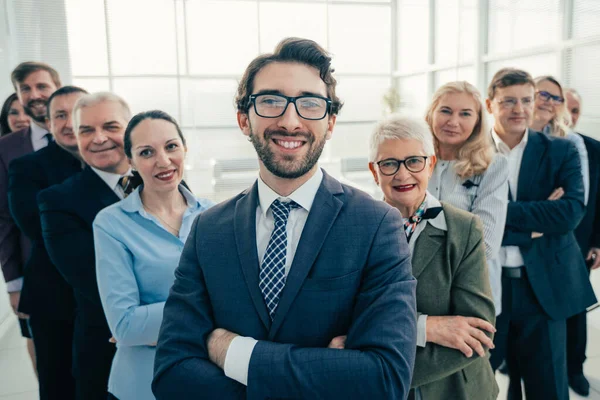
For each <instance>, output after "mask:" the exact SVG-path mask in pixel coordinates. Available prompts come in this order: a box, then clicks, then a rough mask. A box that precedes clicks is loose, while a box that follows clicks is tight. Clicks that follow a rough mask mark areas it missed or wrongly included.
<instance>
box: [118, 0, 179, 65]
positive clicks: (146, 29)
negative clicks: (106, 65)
mask: <svg viewBox="0 0 600 400" xmlns="http://www.w3.org/2000/svg"><path fill="white" fill-rule="evenodd" d="M173 4H174V3H173V1H172V0H156V1H153V2H152V6H149V5H148V2H147V1H146V0H107V8H108V18H109V19H108V27H109V35H110V47H111V63H112V70H113V74H115V75H138V74H176V73H177V55H176V46H177V42H176V41H175V9H174V6H173ZM140 10H143V14H141V13H140ZM135 15H138V16H140V18H135V19H132V16H135Z"/></svg>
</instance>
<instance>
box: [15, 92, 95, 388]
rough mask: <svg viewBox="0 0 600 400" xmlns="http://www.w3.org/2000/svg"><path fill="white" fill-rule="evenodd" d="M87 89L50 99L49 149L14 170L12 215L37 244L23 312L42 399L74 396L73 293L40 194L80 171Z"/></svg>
mask: <svg viewBox="0 0 600 400" xmlns="http://www.w3.org/2000/svg"><path fill="white" fill-rule="evenodd" d="M85 93H87V92H86V91H85V90H83V89H81V88H78V87H74V86H64V87H62V88H60V89H58V90H57V91H55V92H54V93H53V94H52V95H51V96H50V98H49V99H48V117H47V118H48V121H49V123H48V125H49V127H50V131H51V133H52V136H53V138H54V141H52V142H50V144H48V146H47V147H45V148H43V149H41V150H39V151H37V152H35V153H30V154H28V155H25V156H23V157H21V158H18V159H16V160H14V161H13V162H12V163H11V164H10V166H9V171H8V174H9V184H8V202H9V207H10V211H11V214H12V216H13V218H14V220H15V222H16V224H17V226H18V227H19V229H20V230H21V232H23V233H24V234H25V235H26V236H27V238H28V239H29V240H30V241H31V243H32V251H31V254H30V256H29V258H28V260H27V262H26V264H25V271H24V285H23V290H22V294H21V299H20V304H19V307H20V309H23V310H28V313H29V314H30V320H31V326H32V329H33V331H34V333H37V332H40V333H39V334H37V335H36V336H35V345H36V349H37V357H38V359H39V363H38V369H39V371H40V397H42V398H61V399H62V398H73V396H74V390H75V384H74V381H73V376H72V365H71V352H72V347H73V320H74V318H75V301H74V299H73V291H72V290H71V288H70V287H69V286H68V285H67V283H66V282H65V280H64V278H63V277H62V276H61V275H60V274H59V273H58V271H57V270H56V267H55V266H54V265H53V264H52V262H51V261H50V258H49V257H48V252H47V251H46V247H45V246H44V241H43V238H42V232H41V225H40V216H39V211H38V203H37V195H38V193H39V192H40V191H41V190H43V189H45V188H48V187H50V186H52V185H54V184H57V183H61V182H62V181H63V180H65V179H66V178H68V177H69V176H71V175H73V174H75V173H77V172H79V171H81V160H80V159H79V155H78V152H77V142H76V141H75V137H74V135H73V130H72V126H71V110H72V109H73V105H74V104H75V101H77V99H79V98H80V97H81V96H82V95H83V94H85Z"/></svg>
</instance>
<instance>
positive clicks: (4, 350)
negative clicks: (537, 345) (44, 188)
mask: <svg viewBox="0 0 600 400" xmlns="http://www.w3.org/2000/svg"><path fill="white" fill-rule="evenodd" d="M599 272H600V271H599ZM588 322H589V323H588V338H589V342H588V350H587V356H588V360H587V361H586V363H585V366H584V369H585V375H586V376H587V378H588V379H589V381H590V384H591V386H592V391H591V393H590V396H589V397H585V399H591V400H600V308H597V309H596V310H594V311H592V312H590V313H589V314H588ZM3 332H4V334H3ZM496 378H497V380H498V384H499V385H500V396H499V397H498V398H499V399H505V398H506V390H507V386H508V378H507V377H506V376H504V375H502V374H500V373H497V374H496ZM37 399H38V394H37V382H36V378H35V374H34V373H33V368H32V366H31V362H30V360H29V356H28V354H27V348H26V347H25V340H24V339H23V338H21V335H20V332H19V329H18V325H17V323H16V319H14V318H12V317H11V318H9V319H8V320H7V321H5V322H4V323H3V324H2V325H0V400H37ZM571 399H572V400H578V399H584V397H581V396H578V395H576V394H575V393H573V392H571Z"/></svg>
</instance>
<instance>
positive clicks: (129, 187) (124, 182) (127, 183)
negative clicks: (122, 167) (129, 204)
mask: <svg viewBox="0 0 600 400" xmlns="http://www.w3.org/2000/svg"><path fill="white" fill-rule="evenodd" d="M132 183H133V182H132V180H131V177H130V176H127V175H125V176H122V177H121V178H120V179H119V186H121V189H123V193H124V194H125V197H127V196H129V195H130V194H131V192H133V184H132Z"/></svg>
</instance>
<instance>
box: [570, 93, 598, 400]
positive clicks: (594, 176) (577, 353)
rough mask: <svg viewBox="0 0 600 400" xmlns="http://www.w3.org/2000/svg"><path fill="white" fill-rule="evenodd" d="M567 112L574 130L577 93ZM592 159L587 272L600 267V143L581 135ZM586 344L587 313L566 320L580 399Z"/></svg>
mask: <svg viewBox="0 0 600 400" xmlns="http://www.w3.org/2000/svg"><path fill="white" fill-rule="evenodd" d="M565 93H566V96H565V97H566V100H567V109H568V110H569V113H570V114H571V120H572V124H571V128H572V129H575V126H576V125H577V120H578V119H579V114H580V112H581V98H580V96H579V94H578V93H577V92H576V91H575V90H574V89H567V90H565ZM581 137H582V138H583V141H584V143H585V147H586V149H587V153H588V158H589V174H590V175H589V176H590V192H589V193H590V194H589V199H588V205H587V208H586V211H585V215H584V217H583V219H582V220H581V223H580V224H579V226H578V227H577V229H576V230H575V237H576V238H577V243H578V244H579V248H580V249H581V252H582V255H583V257H585V260H586V262H587V266H588V269H596V268H598V267H600V196H598V184H599V183H600V142H598V141H597V140H594V139H592V138H591V137H589V136H585V135H581ZM586 344H587V323H586V312H585V311H584V312H582V313H579V314H576V315H574V316H572V317H571V318H569V319H567V371H568V374H569V385H570V386H571V388H572V389H573V390H574V391H575V392H576V393H577V394H579V395H582V396H587V395H589V393H590V384H589V382H588V380H587V379H586V378H585V376H584V375H583V363H584V362H585V359H586V357H585V348H586Z"/></svg>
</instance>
